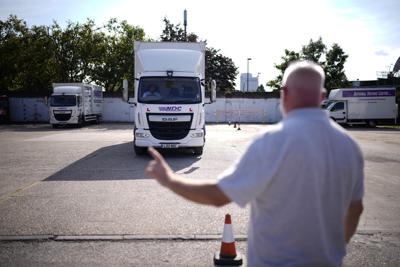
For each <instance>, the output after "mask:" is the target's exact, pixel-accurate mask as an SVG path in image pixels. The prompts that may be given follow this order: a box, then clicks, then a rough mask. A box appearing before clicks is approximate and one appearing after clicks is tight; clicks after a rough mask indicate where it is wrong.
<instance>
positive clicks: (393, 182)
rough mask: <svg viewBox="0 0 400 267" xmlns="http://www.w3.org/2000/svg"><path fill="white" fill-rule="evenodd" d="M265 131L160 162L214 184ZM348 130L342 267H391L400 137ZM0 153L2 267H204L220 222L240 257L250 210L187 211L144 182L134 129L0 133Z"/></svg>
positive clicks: (398, 226)
mask: <svg viewBox="0 0 400 267" xmlns="http://www.w3.org/2000/svg"><path fill="white" fill-rule="evenodd" d="M267 127H269V126H268V125H242V127H241V129H242V130H241V131H237V130H236V129H235V128H233V127H232V126H228V125H208V126H207V142H206V147H205V150H204V154H203V155H202V156H201V157H197V156H194V155H193V153H192V152H191V151H190V150H179V151H164V155H165V157H166V159H167V161H168V162H169V163H170V164H171V166H172V167H173V169H174V170H175V171H177V172H178V173H180V174H182V175H184V176H186V177H190V178H192V179H214V178H215V177H217V175H218V174H219V173H221V172H222V171H223V170H224V169H225V168H227V167H228V166H230V165H231V164H232V163H233V162H234V161H235V159H237V157H238V156H239V155H240V154H241V153H242V152H243V151H244V150H245V149H246V146H247V145H248V144H249V142H250V141H251V140H252V139H253V138H254V137H255V136H256V135H257V134H259V132H260V131H262V130H263V129H265V128H267ZM348 130H349V132H350V134H351V135H352V136H353V137H354V138H355V139H356V140H357V141H358V142H359V144H360V146H361V148H362V151H363V153H364V157H365V172H366V181H365V187H366V195H365V200H364V201H365V211H364V214H363V216H362V218H361V222H360V226H359V230H358V233H357V235H356V236H355V238H354V240H353V242H352V243H351V244H350V246H349V255H348V256H347V258H346V264H347V265H348V266H357V265H359V264H357V263H360V262H364V263H365V264H362V265H370V266H375V265H376V264H379V265H381V264H386V265H389V266H391V265H393V266H396V263H398V262H399V261H400V256H399V255H400V235H399V233H400V194H399V192H400V177H399V176H400V175H399V174H400V131H399V130H396V129H378V128H377V129H367V128H365V129H348ZM0 153H1V157H0V214H1V217H0V236H1V240H0V265H13V263H18V264H21V265H29V264H33V265H35V264H36V265H41V264H50V265H51V264H53V265H59V264H60V265H63V264H69V263H70V264H78V263H86V264H89V265H90V264H93V265H110V264H111V263H116V264H118V265H135V266H136V265H140V264H143V265H182V266H184V265H188V264H187V263H190V262H191V263H193V265H198V266H205V265H209V264H210V265H211V264H212V262H209V258H211V259H212V253H213V251H214V250H216V249H218V245H219V244H218V242H219V241H218V239H219V237H220V235H221V233H222V228H223V220H224V215H225V213H230V214H231V215H232V218H233V227H234V231H235V235H236V236H237V237H239V239H240V241H239V242H238V246H239V247H240V248H241V250H242V251H244V252H245V250H246V231H247V221H248V217H249V210H248V208H246V209H240V208H239V207H238V206H236V205H234V204H231V205H227V206H226V207H223V208H220V209H217V208H213V207H206V206H200V205H197V204H193V203H190V202H187V201H185V200H183V199H182V198H180V197H178V196H176V195H174V194H173V193H171V192H169V191H167V190H166V189H164V188H162V187H161V186H159V185H158V184H157V183H156V182H155V181H153V180H151V179H149V178H147V177H145V176H144V173H143V172H144V168H145V166H146V165H147V163H148V161H149V160H150V158H149V157H147V156H140V157H138V156H136V155H135V154H134V152H133V147H132V125H131V124H100V125H91V126H87V127H83V128H78V129H76V128H61V129H51V127H50V126H49V125H6V126H0ZM261 160H262V159H260V161H261ZM152 250H154V251H153V252H154V254H152V253H153V252H152ZM210 253H211V254H210ZM105 255H109V257H108V258H105V257H106V256H105ZM111 255H113V256H111ZM207 255H208V258H207ZM106 259H107V260H106ZM1 263H3V264H1ZM189 265H190V264H189Z"/></svg>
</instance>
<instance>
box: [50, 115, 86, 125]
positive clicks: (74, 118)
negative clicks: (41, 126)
mask: <svg viewBox="0 0 400 267" xmlns="http://www.w3.org/2000/svg"><path fill="white" fill-rule="evenodd" d="M78 123H79V118H78V116H74V115H71V118H70V119H69V120H65V121H59V120H57V119H56V118H55V116H54V114H50V124H60V125H64V124H78Z"/></svg>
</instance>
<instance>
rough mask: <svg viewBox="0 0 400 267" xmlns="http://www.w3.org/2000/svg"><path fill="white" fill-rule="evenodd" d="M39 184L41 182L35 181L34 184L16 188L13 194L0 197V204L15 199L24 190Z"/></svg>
mask: <svg viewBox="0 0 400 267" xmlns="http://www.w3.org/2000/svg"><path fill="white" fill-rule="evenodd" d="M40 182H41V181H36V182H33V183H30V184H28V185H26V186H22V187H20V188H18V189H17V190H15V191H14V192H11V193H9V194H6V195H4V196H2V197H0V204H2V203H3V202H4V201H6V200H7V199H9V198H10V197H15V196H16V195H17V194H18V193H21V192H23V191H25V190H26V189H29V188H31V187H34V186H35V185H37V184H39V183H40Z"/></svg>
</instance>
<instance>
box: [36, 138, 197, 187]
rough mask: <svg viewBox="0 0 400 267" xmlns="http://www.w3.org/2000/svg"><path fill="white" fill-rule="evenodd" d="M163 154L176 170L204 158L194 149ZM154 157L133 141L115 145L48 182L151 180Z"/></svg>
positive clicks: (190, 169) (87, 158) (76, 163)
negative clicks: (137, 149)
mask: <svg viewBox="0 0 400 267" xmlns="http://www.w3.org/2000/svg"><path fill="white" fill-rule="evenodd" d="M161 153H162V154H163V155H164V156H165V158H166V160H167V161H168V163H169V164H170V165H171V167H172V169H173V170H174V171H180V170H182V169H185V168H188V167H190V166H191V165H192V164H194V163H195V162H196V161H198V160H200V157H196V156H194V155H193V151H191V150H190V149H179V150H171V151H168V150H162V151H161ZM150 160H151V158H150V157H149V156H148V155H143V156H137V155H135V153H134V152H133V145H132V142H128V143H122V144H117V145H111V146H107V147H103V148H100V149H98V150H96V151H94V152H92V153H90V154H89V155H87V156H86V157H84V158H82V159H80V160H77V161H75V162H74V163H72V164H70V165H69V166H67V167H65V168H63V169H61V170H60V171H58V172H56V173H55V174H53V175H51V176H50V177H48V178H46V179H45V180H44V181H97V180H136V179H148V178H147V177H146V176H145V175H144V170H145V168H146V166H147V164H148V163H149V161H150ZM196 169H197V167H192V168H189V169H188V170H187V171H185V173H191V172H193V171H195V170H196Z"/></svg>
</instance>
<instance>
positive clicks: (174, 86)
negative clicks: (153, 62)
mask: <svg viewBox="0 0 400 267" xmlns="http://www.w3.org/2000/svg"><path fill="white" fill-rule="evenodd" d="M138 101H139V102H140V103H148V104H197V103H201V87H200V80H199V79H198V78H192V77H172V78H171V77H143V78H141V79H140V82H139V98H138Z"/></svg>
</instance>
